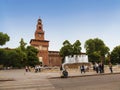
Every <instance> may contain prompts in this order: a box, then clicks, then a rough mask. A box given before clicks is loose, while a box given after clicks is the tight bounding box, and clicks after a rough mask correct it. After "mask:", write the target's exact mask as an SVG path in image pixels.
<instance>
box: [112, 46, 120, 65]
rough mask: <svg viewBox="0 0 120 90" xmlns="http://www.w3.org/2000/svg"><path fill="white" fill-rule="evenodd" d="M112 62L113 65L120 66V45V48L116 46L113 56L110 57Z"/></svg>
mask: <svg viewBox="0 0 120 90" xmlns="http://www.w3.org/2000/svg"><path fill="white" fill-rule="evenodd" d="M110 61H111V62H112V63H113V64H117V63H119V64H120V45H119V46H116V47H115V48H114V49H113V50H112V52H111V55H110Z"/></svg>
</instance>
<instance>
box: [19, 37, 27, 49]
mask: <svg viewBox="0 0 120 90" xmlns="http://www.w3.org/2000/svg"><path fill="white" fill-rule="evenodd" d="M26 45H27V43H25V42H24V40H23V38H21V40H20V48H21V50H22V51H25V46H26Z"/></svg>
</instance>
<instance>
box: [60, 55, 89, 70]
mask: <svg viewBox="0 0 120 90" xmlns="http://www.w3.org/2000/svg"><path fill="white" fill-rule="evenodd" d="M82 64H84V65H86V66H89V65H90V63H89V62H88V55H86V54H82V55H73V56H71V55H70V56H66V57H65V60H64V63H63V64H62V67H63V68H65V67H66V66H67V67H68V68H78V67H80V66H81V65H82Z"/></svg>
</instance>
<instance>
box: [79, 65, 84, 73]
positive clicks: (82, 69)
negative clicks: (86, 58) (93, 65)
mask: <svg viewBox="0 0 120 90" xmlns="http://www.w3.org/2000/svg"><path fill="white" fill-rule="evenodd" d="M80 71H81V73H82V72H84V73H85V67H84V65H82V66H80Z"/></svg>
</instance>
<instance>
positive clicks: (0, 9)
mask: <svg viewBox="0 0 120 90" xmlns="http://www.w3.org/2000/svg"><path fill="white" fill-rule="evenodd" d="M39 17H40V18H41V19H42V22H43V29H44V31H45V39H46V40H49V41H50V42H49V50H53V51H56V50H57V51H59V49H60V48H61V47H62V43H63V41H65V40H69V41H70V43H74V42H75V41H76V40H80V42H81V44H82V45H81V46H82V52H85V50H84V43H85V41H86V40H88V39H91V38H92V39H94V38H99V39H102V40H103V41H104V43H105V44H106V46H108V47H109V48H110V50H112V49H113V48H114V47H115V46H118V45H120V38H119V37H120V0H0V32H3V33H7V34H8V35H9V36H10V41H9V42H7V43H6V45H4V46H2V47H9V48H16V47H18V46H19V41H20V39H21V38H23V39H24V41H25V42H26V43H27V44H28V45H29V42H30V39H34V32H35V30H36V24H37V20H38V18H39Z"/></svg>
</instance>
